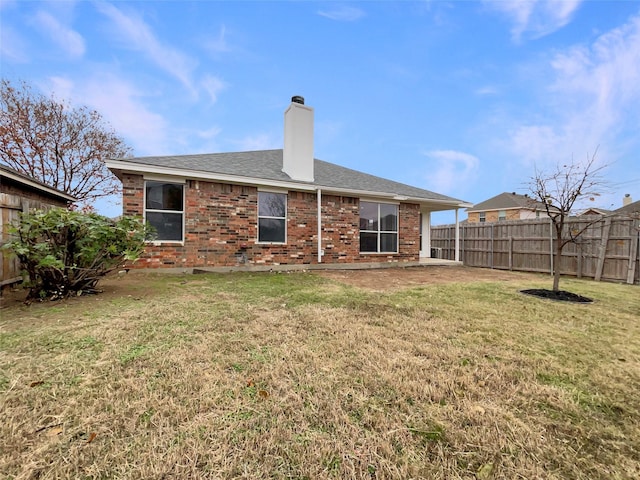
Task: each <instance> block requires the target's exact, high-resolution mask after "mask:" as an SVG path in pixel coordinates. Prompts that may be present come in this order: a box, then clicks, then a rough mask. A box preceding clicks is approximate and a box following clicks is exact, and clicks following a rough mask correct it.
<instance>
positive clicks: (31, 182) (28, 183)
mask: <svg viewBox="0 0 640 480" xmlns="http://www.w3.org/2000/svg"><path fill="white" fill-rule="evenodd" d="M0 178H3V179H4V178H6V179H9V180H11V181H13V182H15V183H18V184H20V185H21V186H22V187H24V188H28V189H32V190H37V191H39V192H41V193H43V194H45V195H48V196H50V197H54V198H57V199H59V200H61V201H63V202H75V201H76V200H77V199H76V198H75V197H72V196H71V195H69V194H67V193H65V192H63V191H61V190H58V189H57V188H53V187H51V186H49V185H47V184H46V183H43V182H41V181H39V180H36V179H35V178H33V177H30V176H28V175H25V174H24V173H21V172H19V171H17V170H15V169H13V168H11V167H8V166H6V165H2V164H0Z"/></svg>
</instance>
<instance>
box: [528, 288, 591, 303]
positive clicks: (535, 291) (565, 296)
mask: <svg viewBox="0 0 640 480" xmlns="http://www.w3.org/2000/svg"><path fill="white" fill-rule="evenodd" d="M520 293H524V294H525V295H533V296H534V297H540V298H546V299H547V300H556V301H558V302H574V303H591V302H593V300H592V299H591V298H588V297H583V296H582V295H578V294H576V293H571V292H567V291H565V290H557V291H556V290H547V289H544V288H531V289H529V290H520Z"/></svg>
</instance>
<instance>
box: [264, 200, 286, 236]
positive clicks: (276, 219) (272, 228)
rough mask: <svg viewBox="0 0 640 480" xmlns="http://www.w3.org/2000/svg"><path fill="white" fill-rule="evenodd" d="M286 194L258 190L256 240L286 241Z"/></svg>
mask: <svg viewBox="0 0 640 480" xmlns="http://www.w3.org/2000/svg"><path fill="white" fill-rule="evenodd" d="M286 241H287V194H286V193H274V192H258V242H263V243H286Z"/></svg>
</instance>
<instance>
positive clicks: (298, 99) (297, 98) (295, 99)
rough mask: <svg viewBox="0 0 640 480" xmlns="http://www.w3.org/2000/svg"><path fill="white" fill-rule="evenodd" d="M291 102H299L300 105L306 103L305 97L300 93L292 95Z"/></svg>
mask: <svg viewBox="0 0 640 480" xmlns="http://www.w3.org/2000/svg"><path fill="white" fill-rule="evenodd" d="M291 103H299V104H300V105H304V97H302V96H300V95H294V96H293V97H291Z"/></svg>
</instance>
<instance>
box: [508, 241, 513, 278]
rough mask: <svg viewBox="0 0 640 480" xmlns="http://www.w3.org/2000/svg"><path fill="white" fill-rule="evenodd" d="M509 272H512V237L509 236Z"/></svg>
mask: <svg viewBox="0 0 640 480" xmlns="http://www.w3.org/2000/svg"><path fill="white" fill-rule="evenodd" d="M509 270H510V271H511V270H513V237H512V236H509Z"/></svg>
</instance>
